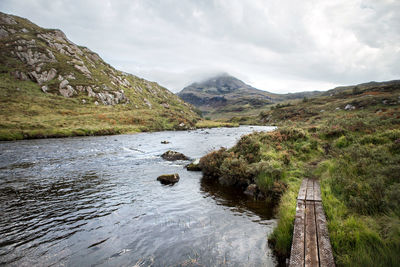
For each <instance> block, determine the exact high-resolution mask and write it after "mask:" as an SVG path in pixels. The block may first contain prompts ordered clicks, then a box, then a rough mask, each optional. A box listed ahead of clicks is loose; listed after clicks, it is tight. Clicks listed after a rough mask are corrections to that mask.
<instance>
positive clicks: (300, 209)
mask: <svg viewBox="0 0 400 267" xmlns="http://www.w3.org/2000/svg"><path fill="white" fill-rule="evenodd" d="M289 266H291V267H294V266H321V267H325V266H335V261H334V259H333V254H332V247H331V243H330V240H329V233H328V228H327V225H326V218H325V213H324V209H323V207H322V200H321V187H320V185H319V182H318V181H317V180H313V179H304V180H303V182H302V184H301V187H300V190H299V195H298V197H297V207H296V219H295V222H294V231H293V241H292V249H291V252H290V261H289Z"/></svg>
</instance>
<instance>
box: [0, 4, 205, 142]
mask: <svg viewBox="0 0 400 267" xmlns="http://www.w3.org/2000/svg"><path fill="white" fill-rule="evenodd" d="M0 114H1V116H0V125H1V127H0V140H11V139H22V138H40V137H60V136H72V135H97V134H115V133H126V132H137V131H150V130H165V129H186V128H190V127H192V126H193V125H194V124H195V122H196V121H197V119H198V118H199V117H198V115H197V114H196V113H194V112H193V108H192V106H190V105H189V104H186V103H184V102H183V101H182V100H181V99H179V98H178V97H177V96H175V95H174V94H173V93H171V92H170V91H168V90H167V89H165V88H163V87H161V86H160V85H158V84H157V83H154V82H149V81H147V80H144V79H141V78H139V77H136V76H134V75H131V74H127V73H124V72H122V71H119V70H116V69H114V68H113V67H112V66H110V65H109V64H107V63H106V62H104V61H103V60H102V59H101V58H100V57H99V55H98V54H96V53H94V52H92V51H91V50H89V49H88V48H86V47H82V46H78V45H75V44H74V43H72V42H71V41H69V40H68V39H67V37H66V36H65V35H64V33H63V32H61V31H60V30H50V29H43V28H41V27H39V26H37V25H35V24H33V23H32V22H30V21H28V20H26V19H23V18H20V17H16V16H12V15H8V14H4V13H1V12H0Z"/></svg>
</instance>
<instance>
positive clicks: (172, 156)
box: [161, 150, 189, 161]
mask: <svg viewBox="0 0 400 267" xmlns="http://www.w3.org/2000/svg"><path fill="white" fill-rule="evenodd" d="M161 157H162V158H163V159H165V160H169V161H175V160H189V158H188V157H186V156H185V155H184V154H182V153H179V152H176V151H172V150H168V151H167V152H165V153H164V154H162V155H161Z"/></svg>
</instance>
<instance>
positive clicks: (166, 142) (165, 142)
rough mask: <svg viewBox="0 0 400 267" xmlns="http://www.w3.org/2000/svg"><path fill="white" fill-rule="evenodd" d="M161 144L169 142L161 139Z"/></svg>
mask: <svg viewBox="0 0 400 267" xmlns="http://www.w3.org/2000/svg"><path fill="white" fill-rule="evenodd" d="M161 144H164V145H165V144H169V142H168V141H161Z"/></svg>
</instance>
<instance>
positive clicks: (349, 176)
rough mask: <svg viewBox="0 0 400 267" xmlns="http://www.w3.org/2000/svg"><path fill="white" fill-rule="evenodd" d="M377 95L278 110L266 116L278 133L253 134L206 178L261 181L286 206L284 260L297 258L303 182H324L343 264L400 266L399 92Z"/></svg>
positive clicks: (277, 243) (278, 244)
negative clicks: (294, 253)
mask: <svg viewBox="0 0 400 267" xmlns="http://www.w3.org/2000/svg"><path fill="white" fill-rule="evenodd" d="M369 90H370V91H366V92H361V93H360V92H356V93H354V92H351V91H350V92H343V94H342V95H336V96H327V97H320V98H315V99H310V100H306V101H303V102H300V103H298V104H291V105H287V106H283V107H282V106H281V107H278V108H275V109H272V110H271V111H269V112H265V113H263V114H261V115H260V116H261V117H262V118H263V119H264V120H265V121H269V122H273V123H275V124H277V125H278V126H279V128H278V129H277V130H275V131H273V132H269V133H255V134H251V135H248V136H246V137H244V138H242V140H241V141H239V142H238V144H237V145H236V146H235V147H233V148H232V149H230V150H227V151H221V150H220V151H218V152H214V154H213V155H214V157H213V158H211V155H212V154H210V156H208V157H209V158H211V159H212V160H210V161H209V163H206V172H207V171H210V172H211V173H215V174H216V176H220V175H222V174H223V176H225V177H236V178H235V179H237V183H238V184H240V181H250V182H253V181H254V182H255V183H256V185H257V187H258V188H259V190H260V191H262V192H264V193H265V195H266V196H267V198H268V197H269V198H271V199H273V200H277V201H279V204H278V212H277V217H278V218H279V222H278V226H277V227H276V228H275V230H274V232H273V233H272V234H271V235H270V236H269V242H270V243H271V245H272V246H273V247H274V250H275V252H276V254H277V255H278V256H279V257H280V258H281V259H286V258H288V257H289V254H290V248H291V242H292V234H293V222H294V217H295V207H296V196H297V193H298V189H299V186H300V183H301V180H302V179H303V178H316V179H319V180H320V183H321V189H322V200H323V206H324V210H325V213H326V215H327V221H328V229H329V234H330V240H331V243H332V248H333V251H334V257H335V262H336V264H337V265H338V266H395V265H398V263H399V255H400V201H399V200H400V183H399V180H398V177H399V175H400V108H399V102H398V98H399V93H398V91H396V90H392V91H389V92H387V91H386V92H385V91H379V90H378V89H376V88H372V89H369ZM376 91H378V92H376ZM347 105H349V106H347ZM345 107H347V108H345ZM216 155H219V157H215V156H216ZM207 168H208V169H207ZM211 176H212V175H211ZM224 179H225V178H224ZM241 186H242V187H244V186H245V183H244V184H243V185H241ZM281 192H282V194H280V193H281ZM277 193H278V194H277Z"/></svg>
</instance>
